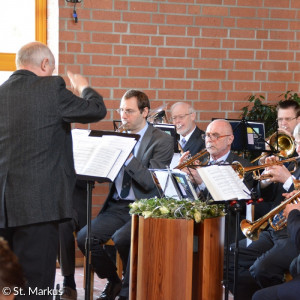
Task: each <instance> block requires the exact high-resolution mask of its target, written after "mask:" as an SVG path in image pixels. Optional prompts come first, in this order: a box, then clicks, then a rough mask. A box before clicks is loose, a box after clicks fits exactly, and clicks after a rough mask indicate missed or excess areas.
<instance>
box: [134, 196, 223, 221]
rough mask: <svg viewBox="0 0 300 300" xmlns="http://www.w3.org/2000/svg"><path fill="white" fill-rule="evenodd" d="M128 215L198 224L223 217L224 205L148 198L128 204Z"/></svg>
mask: <svg viewBox="0 0 300 300" xmlns="http://www.w3.org/2000/svg"><path fill="white" fill-rule="evenodd" d="M129 213H130V214H136V215H139V216H143V217H144V218H150V217H151V218H166V219H187V220H194V221H195V222H196V223H199V222H201V221H203V220H204V219H207V218H214V217H219V216H224V215H225V213H224V205H220V204H211V205H208V204H206V203H205V202H202V201H199V200H195V201H193V202H192V201H190V200H175V199H173V198H156V197H155V198H150V199H141V200H137V201H135V202H133V203H131V204H130V212H129Z"/></svg>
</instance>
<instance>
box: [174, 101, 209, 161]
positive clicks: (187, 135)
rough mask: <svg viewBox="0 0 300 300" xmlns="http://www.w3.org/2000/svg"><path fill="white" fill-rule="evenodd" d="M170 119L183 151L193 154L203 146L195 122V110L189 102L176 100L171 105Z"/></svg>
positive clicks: (202, 140)
mask: <svg viewBox="0 0 300 300" xmlns="http://www.w3.org/2000/svg"><path fill="white" fill-rule="evenodd" d="M171 119H172V122H173V124H174V125H176V131H177V133H178V134H179V135H180V137H179V143H180V145H181V148H182V150H183V151H184V152H186V151H189V154H190V155H192V156H193V155H195V154H196V153H198V152H200V151H201V150H202V149H204V147H205V143H204V139H203V134H204V131H203V130H201V129H199V128H198V127H197V125H196V123H195V119H196V112H195V110H194V109H193V108H192V107H191V105H190V104H189V103H186V102H176V103H175V104H173V105H172V107H171Z"/></svg>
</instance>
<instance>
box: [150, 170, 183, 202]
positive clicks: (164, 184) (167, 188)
mask: <svg viewBox="0 0 300 300" xmlns="http://www.w3.org/2000/svg"><path fill="white" fill-rule="evenodd" d="M154 173H155V175H156V177H157V180H158V181H159V184H160V186H161V189H162V191H163V192H164V195H165V196H166V197H171V198H174V199H176V200H179V199H180V198H179V196H178V194H177V190H176V188H175V187H174V184H173V182H172V180H171V178H169V173H168V171H167V170H157V171H155V172H154Z"/></svg>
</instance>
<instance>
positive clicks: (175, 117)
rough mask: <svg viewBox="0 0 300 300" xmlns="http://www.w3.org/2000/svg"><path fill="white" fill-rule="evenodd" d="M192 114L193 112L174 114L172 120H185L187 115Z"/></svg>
mask: <svg viewBox="0 0 300 300" xmlns="http://www.w3.org/2000/svg"><path fill="white" fill-rule="evenodd" d="M191 114H192V113H188V114H184V115H178V116H174V117H171V120H172V121H176V120H177V119H178V121H181V120H183V119H184V118H185V117H186V116H188V115H191Z"/></svg>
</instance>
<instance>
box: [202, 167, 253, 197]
mask: <svg viewBox="0 0 300 300" xmlns="http://www.w3.org/2000/svg"><path fill="white" fill-rule="evenodd" d="M197 171H198V173H199V175H200V176H201V178H202V179H203V181H204V183H205V185H206V187H207V188H208V190H209V192H210V194H211V195H212V197H213V199H214V200H215V201H218V200H219V201H221V200H230V199H235V198H237V199H239V200H241V199H250V196H249V195H248V194H247V193H249V194H250V191H249V190H248V188H247V187H246V186H245V184H244V183H243V182H242V180H241V179H240V178H239V177H238V175H237V174H236V173H235V171H234V170H233V169H232V168H231V167H230V166H218V165H213V166H209V167H202V168H197ZM244 191H246V192H247V193H246V192H244Z"/></svg>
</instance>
